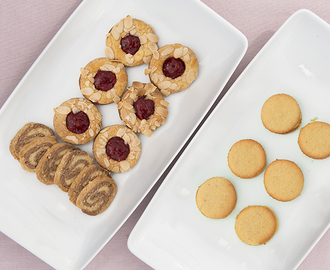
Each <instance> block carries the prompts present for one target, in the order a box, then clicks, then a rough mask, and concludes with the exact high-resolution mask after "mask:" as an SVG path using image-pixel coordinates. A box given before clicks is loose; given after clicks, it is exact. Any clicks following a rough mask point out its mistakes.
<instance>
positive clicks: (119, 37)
mask: <svg viewBox="0 0 330 270" xmlns="http://www.w3.org/2000/svg"><path fill="white" fill-rule="evenodd" d="M157 42H158V36H157V35H156V34H155V32H154V30H153V29H152V27H151V26H150V25H148V24H146V23H145V22H143V21H141V20H138V19H134V18H132V17H131V16H130V15H127V16H126V17H125V18H124V19H122V20H120V21H119V22H118V23H117V24H116V25H114V26H113V27H112V28H111V29H110V31H109V33H108V34H107V38H106V48H105V54H106V55H107V56H108V57H109V58H110V59H115V60H119V61H120V62H122V63H123V64H124V65H125V66H138V65H141V64H143V63H149V62H150V60H151V57H152V55H153V54H155V55H158V52H157V50H158V46H157Z"/></svg>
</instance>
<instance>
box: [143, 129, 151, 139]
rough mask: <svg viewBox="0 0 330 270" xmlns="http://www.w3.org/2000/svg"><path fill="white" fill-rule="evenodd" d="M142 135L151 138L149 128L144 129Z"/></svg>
mask: <svg viewBox="0 0 330 270" xmlns="http://www.w3.org/2000/svg"><path fill="white" fill-rule="evenodd" d="M143 134H144V135H146V136H148V137H151V135H152V131H151V130H150V129H149V128H146V129H145V130H144V131H143Z"/></svg>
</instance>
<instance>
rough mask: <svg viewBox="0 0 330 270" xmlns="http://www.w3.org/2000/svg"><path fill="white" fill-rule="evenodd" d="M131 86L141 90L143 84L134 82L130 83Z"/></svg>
mask: <svg viewBox="0 0 330 270" xmlns="http://www.w3.org/2000/svg"><path fill="white" fill-rule="evenodd" d="M132 86H133V87H135V88H143V83H141V82H138V81H134V82H133V83H132Z"/></svg>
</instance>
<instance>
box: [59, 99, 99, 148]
mask: <svg viewBox="0 0 330 270" xmlns="http://www.w3.org/2000/svg"><path fill="white" fill-rule="evenodd" d="M54 113H55V114H54V119H53V124H54V129H55V132H56V133H57V135H58V136H59V137H60V138H61V139H62V140H63V141H65V142H67V143H71V144H76V145H78V144H85V143H88V142H89V141H91V140H93V139H94V138H95V136H96V135H97V134H98V133H99V131H100V129H101V127H102V115H101V114H100V112H99V110H98V109H97V107H96V106H95V105H94V104H93V103H92V102H90V101H88V100H86V99H84V98H71V99H69V100H67V101H65V102H63V103H62V104H61V105H60V106H59V107H56V108H55V109H54Z"/></svg>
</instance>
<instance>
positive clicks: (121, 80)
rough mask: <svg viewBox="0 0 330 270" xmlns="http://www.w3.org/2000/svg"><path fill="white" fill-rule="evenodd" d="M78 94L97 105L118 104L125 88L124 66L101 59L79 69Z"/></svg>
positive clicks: (105, 58)
mask: <svg viewBox="0 0 330 270" xmlns="http://www.w3.org/2000/svg"><path fill="white" fill-rule="evenodd" d="M80 72H81V75H80V77H79V87H80V92H81V93H82V94H83V95H84V97H85V98H87V99H89V100H90V101H92V102H94V103H97V104H109V103H112V102H115V103H118V102H119V100H120V97H121V96H122V94H123V93H124V91H125V88H126V86H127V73H126V69H125V66H124V65H123V64H122V63H120V62H118V61H111V60H109V59H108V58H107V57H101V58H97V59H94V60H92V61H90V62H89V63H88V64H87V65H86V66H85V67H84V68H81V69H80Z"/></svg>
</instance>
